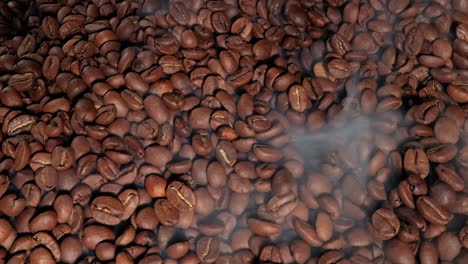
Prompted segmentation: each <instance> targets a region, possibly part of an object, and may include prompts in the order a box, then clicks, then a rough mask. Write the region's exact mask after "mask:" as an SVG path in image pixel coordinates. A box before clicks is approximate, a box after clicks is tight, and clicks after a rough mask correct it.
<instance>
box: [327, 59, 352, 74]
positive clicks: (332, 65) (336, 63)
mask: <svg viewBox="0 0 468 264" xmlns="http://www.w3.org/2000/svg"><path fill="white" fill-rule="evenodd" d="M327 69H328V71H329V72H330V74H331V75H333V76H334V77H336V78H338V79H344V78H347V77H349V76H350V75H351V66H350V65H349V63H348V62H347V61H345V60H343V59H334V60H331V61H330V62H329V63H328V64H327Z"/></svg>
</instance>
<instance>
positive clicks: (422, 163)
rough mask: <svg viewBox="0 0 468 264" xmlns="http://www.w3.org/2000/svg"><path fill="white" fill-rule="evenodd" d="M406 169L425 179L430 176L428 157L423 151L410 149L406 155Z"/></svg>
mask: <svg viewBox="0 0 468 264" xmlns="http://www.w3.org/2000/svg"><path fill="white" fill-rule="evenodd" d="M404 168H405V170H406V171H408V172H410V173H414V174H416V175H420V176H421V177H422V178H425V177H427V175H429V159H428V156H427V155H426V153H424V151H423V150H421V149H409V150H407V151H406V153H405V158H404Z"/></svg>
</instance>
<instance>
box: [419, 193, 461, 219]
mask: <svg viewBox="0 0 468 264" xmlns="http://www.w3.org/2000/svg"><path fill="white" fill-rule="evenodd" d="M416 206H417V208H418V211H419V213H421V215H422V216H423V217H424V219H426V220H427V221H429V222H431V223H433V224H441V225H445V224H447V223H448V222H449V221H450V219H451V218H452V215H451V214H450V213H449V212H448V211H447V210H445V209H444V208H443V207H442V206H441V205H440V204H438V203H437V202H436V201H435V200H434V199H432V198H430V197H428V196H421V197H419V198H418V199H417V200H416Z"/></svg>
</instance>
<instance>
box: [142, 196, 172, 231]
mask: <svg viewBox="0 0 468 264" xmlns="http://www.w3.org/2000/svg"><path fill="white" fill-rule="evenodd" d="M154 212H155V213H156V216H157V218H158V219H159V222H161V224H163V225H165V226H174V225H175V224H177V222H178V221H179V211H178V210H177V208H175V207H174V206H173V205H172V203H170V202H169V201H168V200H167V199H158V200H156V202H155V203H154ZM142 220H145V219H142ZM146 221H147V220H146Z"/></svg>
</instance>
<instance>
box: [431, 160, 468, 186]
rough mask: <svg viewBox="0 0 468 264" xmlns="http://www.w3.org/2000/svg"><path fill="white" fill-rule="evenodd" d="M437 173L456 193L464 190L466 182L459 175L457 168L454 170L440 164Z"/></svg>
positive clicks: (447, 165)
mask: <svg viewBox="0 0 468 264" xmlns="http://www.w3.org/2000/svg"><path fill="white" fill-rule="evenodd" d="M435 171H436V173H437V176H438V177H439V180H441V181H443V182H445V183H447V184H448V185H450V187H452V188H453V189H454V190H455V191H461V190H463V186H464V181H463V179H462V178H461V177H460V176H459V175H458V174H457V172H456V170H455V168H453V167H452V166H451V165H449V164H439V165H437V167H435Z"/></svg>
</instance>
